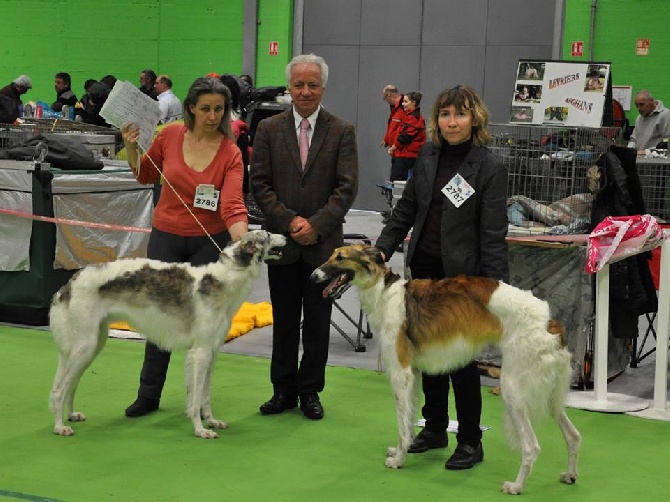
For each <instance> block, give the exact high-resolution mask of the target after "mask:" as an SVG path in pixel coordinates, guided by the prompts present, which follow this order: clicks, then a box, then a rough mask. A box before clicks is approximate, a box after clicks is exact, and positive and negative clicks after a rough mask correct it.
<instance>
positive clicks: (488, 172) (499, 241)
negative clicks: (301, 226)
mask: <svg viewBox="0 0 670 502" xmlns="http://www.w3.org/2000/svg"><path fill="white" fill-rule="evenodd" d="M439 154H440V151H439V148H437V147H435V146H434V145H433V144H432V143H426V144H425V145H424V146H423V147H422V148H421V151H420V152H419V158H418V159H417V162H416V164H415V166H414V174H413V175H412V178H410V179H409V181H408V182H407V185H406V186H405V190H404V192H403V194H402V198H401V199H400V200H399V201H398V203H397V204H396V206H395V207H394V209H393V212H392V214H391V217H390V219H389V222H388V223H387V224H386V226H385V227H384V229H383V230H382V232H381V235H380V237H379V239H378V240H377V247H378V248H379V249H381V250H382V251H383V252H384V254H385V256H386V258H387V260H388V259H389V258H390V257H391V255H392V254H393V252H394V251H395V249H396V248H397V247H398V245H400V243H401V242H402V241H403V239H405V237H406V236H407V234H408V232H409V231H410V229H411V228H412V227H414V229H413V230H412V237H411V238H410V242H409V249H408V252H407V257H406V262H407V263H411V261H412V256H413V255H414V252H415V251H416V245H417V242H418V240H419V239H418V237H419V235H420V234H421V230H422V228H423V226H424V224H425V221H426V215H427V214H428V207H429V204H430V200H431V197H432V193H433V184H434V183H435V175H436V173H437V165H438V159H439ZM456 172H457V173H459V174H460V175H461V176H462V177H463V178H465V180H466V181H467V182H468V184H469V185H470V186H471V187H473V188H474V190H475V192H474V194H473V195H472V196H471V197H470V198H469V199H467V200H466V201H465V202H464V203H463V204H462V205H461V206H460V207H459V208H456V207H455V206H454V205H453V204H452V203H451V202H450V201H449V200H448V199H447V198H446V197H445V198H444V201H443V205H442V224H441V234H442V264H443V267H444V272H445V275H446V277H455V276H457V275H460V274H466V275H479V276H483V277H492V278H494V279H500V280H503V281H505V282H508V281H509V265H508V261H507V243H506V241H505V237H506V236H507V169H506V168H505V166H504V165H503V163H502V161H501V160H500V159H499V158H498V157H496V156H495V155H494V154H493V153H491V151H490V150H488V148H484V147H474V146H473V147H472V149H471V150H470V152H469V153H468V155H467V157H466V158H465V161H464V162H463V164H461V166H459V167H458V169H457V171H456Z"/></svg>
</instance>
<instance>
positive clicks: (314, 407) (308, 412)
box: [300, 392, 323, 420]
mask: <svg viewBox="0 0 670 502" xmlns="http://www.w3.org/2000/svg"><path fill="white" fill-rule="evenodd" d="M300 409H301V410H302V413H303V415H305V416H306V417H307V418H310V419H312V420H320V419H322V418H323V406H321V401H319V395H318V394H317V393H316V392H314V393H311V394H303V395H302V396H300Z"/></svg>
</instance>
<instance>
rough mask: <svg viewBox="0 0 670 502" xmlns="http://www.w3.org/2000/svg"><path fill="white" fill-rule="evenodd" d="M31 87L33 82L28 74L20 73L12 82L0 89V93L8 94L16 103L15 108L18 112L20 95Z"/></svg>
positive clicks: (20, 102)
mask: <svg viewBox="0 0 670 502" xmlns="http://www.w3.org/2000/svg"><path fill="white" fill-rule="evenodd" d="M32 87H33V82H32V80H30V77H29V76H28V75H21V76H20V77H17V78H16V79H15V80H14V82H12V83H11V84H8V85H6V86H5V87H3V88H2V89H0V94H4V95H5V96H8V97H10V98H11V99H12V101H14V103H15V104H16V106H15V109H16V110H17V113H18V109H19V106H21V105H22V104H23V101H21V96H22V95H23V94H25V93H26V92H28V90H29V89H32Z"/></svg>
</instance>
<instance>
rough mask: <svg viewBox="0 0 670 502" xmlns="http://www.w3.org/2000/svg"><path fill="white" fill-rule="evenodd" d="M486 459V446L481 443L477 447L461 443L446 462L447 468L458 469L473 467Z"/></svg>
mask: <svg viewBox="0 0 670 502" xmlns="http://www.w3.org/2000/svg"><path fill="white" fill-rule="evenodd" d="M482 460H484V447H483V446H482V444H481V443H479V444H478V445H477V446H476V447H473V446H470V445H469V444H459V445H458V446H457V447H456V451H454V454H453V455H452V456H451V457H449V460H447V462H446V463H445V464H444V467H445V469H449V470H452V471H457V470H460V469H472V467H474V465H475V464H478V463H479V462H481V461H482Z"/></svg>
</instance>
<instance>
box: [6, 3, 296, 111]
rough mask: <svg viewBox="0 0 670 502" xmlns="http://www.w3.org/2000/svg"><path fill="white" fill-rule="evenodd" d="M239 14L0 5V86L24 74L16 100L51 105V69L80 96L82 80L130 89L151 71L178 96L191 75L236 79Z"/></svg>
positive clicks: (238, 9)
mask: <svg viewBox="0 0 670 502" xmlns="http://www.w3.org/2000/svg"><path fill="white" fill-rule="evenodd" d="M277 3H281V4H284V3H285V2H284V1H281V2H277ZM243 9H244V0H189V1H181V0H111V1H109V2H104V1H100V0H21V1H18V0H0V20H1V21H0V25H1V26H2V30H0V84H1V85H0V87H2V86H4V85H6V84H8V83H9V82H11V81H12V80H14V79H15V78H16V77H17V76H19V75H21V74H24V73H25V74H27V75H29V76H30V77H31V78H32V81H33V89H31V90H30V91H28V93H27V94H26V95H24V102H25V101H26V100H30V101H35V100H38V99H39V100H42V101H46V102H48V103H51V102H53V101H54V99H55V97H56V94H55V91H54V88H53V80H54V79H53V77H54V74H55V73H56V72H58V71H67V72H68V73H70V75H71V76H72V89H73V90H74V92H75V94H76V95H77V96H78V97H80V96H81V95H82V94H83V84H84V81H85V80H86V79H89V78H94V79H96V80H99V79H100V78H102V77H103V76H104V75H107V74H109V73H111V74H113V75H115V76H116V77H117V78H119V79H121V80H129V81H130V82H132V83H133V84H135V85H138V79H139V73H140V70H142V69H144V68H151V69H153V70H154V71H155V72H156V73H157V74H161V73H167V74H168V75H170V77H171V78H172V80H173V82H174V87H173V90H174V92H175V94H177V96H179V97H180V98H183V97H184V96H185V94H186V91H187V90H188V87H189V85H190V84H191V83H192V82H193V80H194V79H195V78H197V77H199V76H202V75H205V74H207V73H210V72H217V73H235V74H239V73H240V71H241V68H242V29H243V26H242V15H243Z"/></svg>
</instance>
